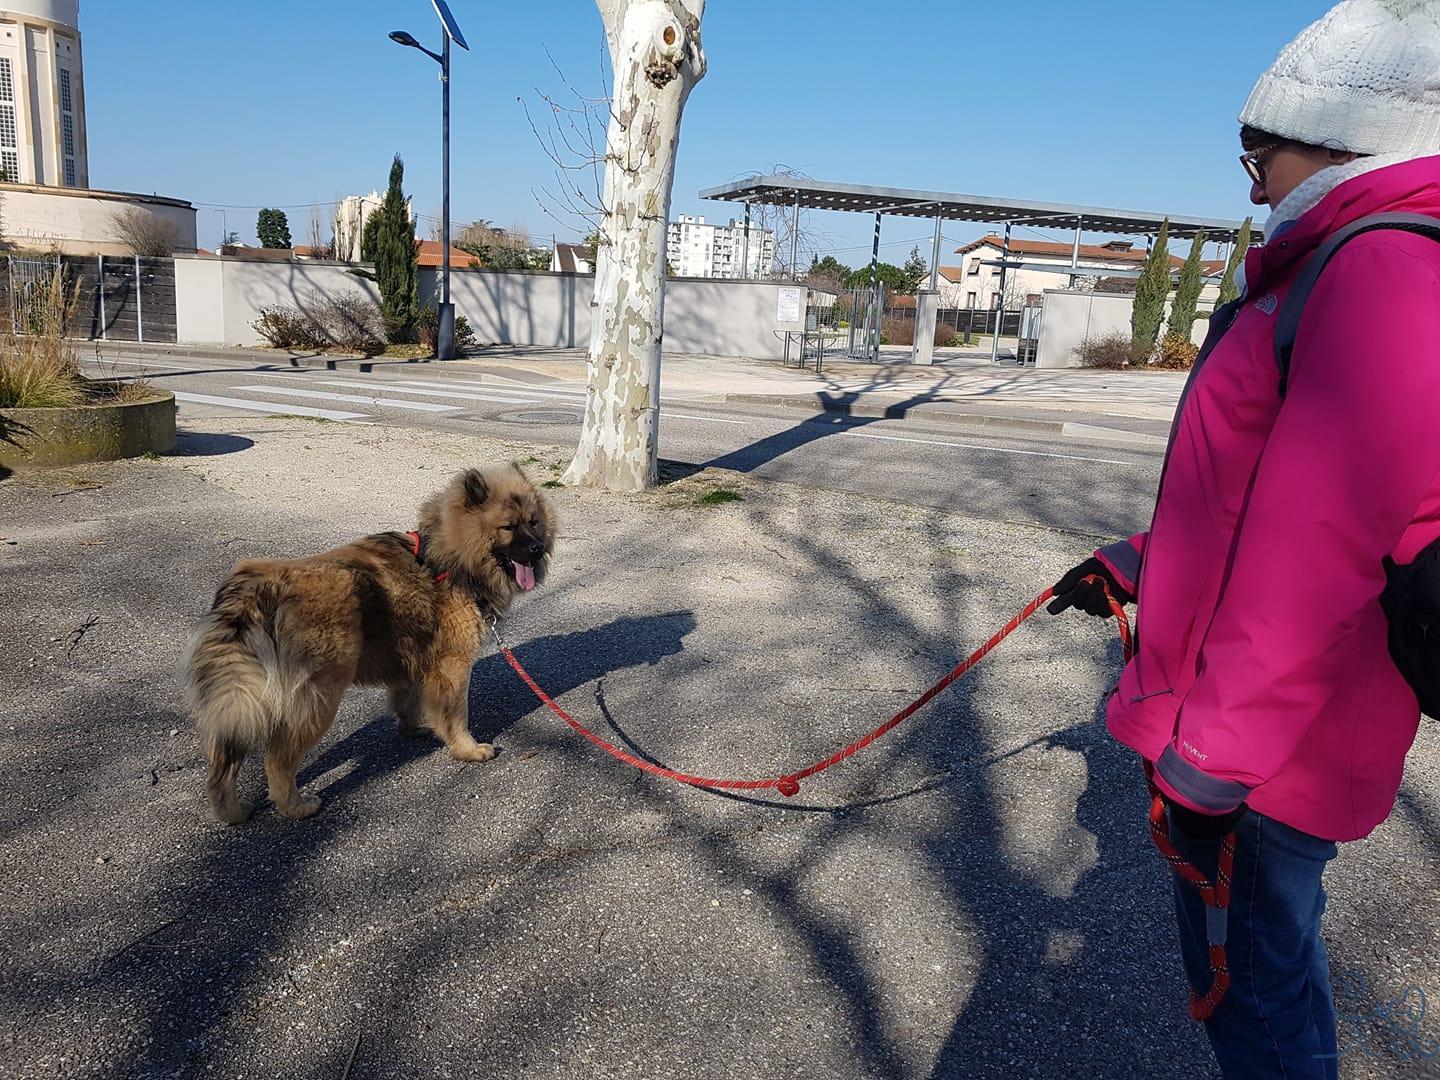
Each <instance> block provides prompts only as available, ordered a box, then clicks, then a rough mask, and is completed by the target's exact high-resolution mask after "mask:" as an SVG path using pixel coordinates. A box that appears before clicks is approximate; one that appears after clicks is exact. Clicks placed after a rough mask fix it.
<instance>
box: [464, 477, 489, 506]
mask: <svg viewBox="0 0 1440 1080" xmlns="http://www.w3.org/2000/svg"><path fill="white" fill-rule="evenodd" d="M489 497H490V486H489V485H488V484H486V483H485V474H484V473H482V472H481V471H480V470H479V469H466V470H465V505H466V506H479V505H480V504H481V503H483V502H484V501H485V500H486V499H488V498H489Z"/></svg>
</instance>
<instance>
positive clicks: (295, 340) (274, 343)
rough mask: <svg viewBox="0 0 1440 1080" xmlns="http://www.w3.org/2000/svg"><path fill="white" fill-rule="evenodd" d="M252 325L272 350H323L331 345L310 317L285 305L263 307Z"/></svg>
mask: <svg viewBox="0 0 1440 1080" xmlns="http://www.w3.org/2000/svg"><path fill="white" fill-rule="evenodd" d="M250 325H251V326H252V327H254V328H255V332H256V333H257V334H259V335H260V336H261V337H262V338H264V339H265V343H266V344H267V345H269V346H270V347H271V348H272V349H323V348H324V347H325V346H326V345H327V344H329V342H328V341H327V340H326V339H325V338H324V337H323V336H322V335H321V334H320V332H319V329H318V328H317V327H316V326H315V325H314V324H313V323H312V322H311V321H310V319H309V317H308V316H306V315H305V314H304V313H303V312H301V311H298V310H296V309H295V308H292V307H286V306H285V305H284V304H275V305H273V306H271V307H262V308H261V309H260V317H259V318H258V319H256V320H255V321H254V322H252V323H251V324H250Z"/></svg>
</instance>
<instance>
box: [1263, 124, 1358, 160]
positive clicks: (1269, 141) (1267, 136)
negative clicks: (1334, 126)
mask: <svg viewBox="0 0 1440 1080" xmlns="http://www.w3.org/2000/svg"><path fill="white" fill-rule="evenodd" d="M1281 143H1283V144H1284V145H1286V146H1298V147H1300V148H1301V149H1302V150H1339V151H1342V152H1343V151H1344V149H1345V148H1344V147H1343V146H1324V145H1320V144H1317V143H1307V142H1301V141H1300V140H1299V139H1290V138H1287V137H1286V136H1284V135H1273V134H1271V133H1270V132H1268V131H1261V130H1260V129H1259V128H1257V127H1251V126H1250V125H1249V124H1241V125H1240V146H1241V148H1242V149H1244V150H1246V151H1250V150H1258V149H1260V147H1262V146H1275V145H1277V144H1281ZM1356 156H1357V157H1362V156H1364V155H1359V154H1357V155H1356Z"/></svg>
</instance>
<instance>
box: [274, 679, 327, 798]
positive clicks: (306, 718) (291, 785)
mask: <svg viewBox="0 0 1440 1080" xmlns="http://www.w3.org/2000/svg"><path fill="white" fill-rule="evenodd" d="M343 692H344V689H343V687H342V688H341V689H339V690H334V691H331V692H329V693H323V694H322V693H317V696H316V697H315V698H314V699H313V701H311V702H308V703H306V705H305V706H303V707H304V708H306V709H307V712H306V713H304V714H301V715H296V716H295V717H294V719H293V722H292V723H287V724H285V725H283V726H282V727H281V728H280V730H279V731H277V732H276V733H275V734H274V735H272V736H271V738H270V741H269V742H268V743H267V744H266V745H265V778H266V779H267V780H268V781H269V783H270V801H271V802H273V803H274V804H275V809H276V810H279V811H280V813H282V814H284V815H285V816H286V817H288V818H295V819H297V820H298V819H300V818H307V817H309V816H310V815H311V814H313V813H315V812H316V811H317V810H319V809H320V797H319V796H318V795H301V794H300V790H299V788H297V787H296V786H295V773H296V772H297V771H298V770H299V768H300V759H301V758H303V757H304V756H305V753H306V751H307V750H309V749H310V748H311V747H312V746H314V745H315V744H316V743H317V742H319V741H320V736H321V735H323V734H325V732H326V731H327V730H328V729H329V727H330V725H331V724H332V723H333V722H334V721H335V712H336V710H337V709H339V707H340V695H341V694H342V693H343ZM295 707H297V708H300V707H302V706H300V705H299V703H298V702H297V703H296V706H295Z"/></svg>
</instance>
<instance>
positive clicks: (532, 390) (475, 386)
mask: <svg viewBox="0 0 1440 1080" xmlns="http://www.w3.org/2000/svg"><path fill="white" fill-rule="evenodd" d="M396 383H398V384H399V385H400V386H438V387H441V388H442V389H447V390H484V391H488V392H489V393H492V394H550V395H558V396H563V397H582V398H583V397H584V396H585V395H586V391H584V390H550V389H548V388H546V387H543V386H525V387H523V388H522V387H520V386H513V387H512V386H496V385H495V384H494V383H479V382H468V383H453V382H438V381H436V380H434V379H425V380H423V381H422V380H420V379H397V380H396ZM392 385H393V384H392Z"/></svg>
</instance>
